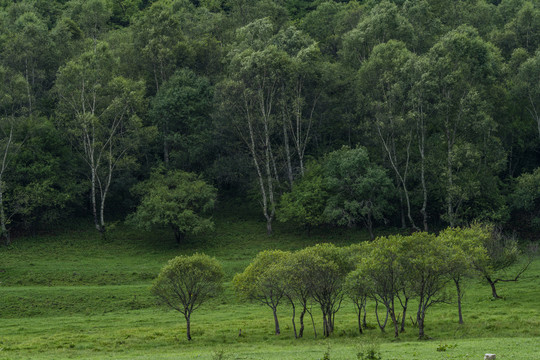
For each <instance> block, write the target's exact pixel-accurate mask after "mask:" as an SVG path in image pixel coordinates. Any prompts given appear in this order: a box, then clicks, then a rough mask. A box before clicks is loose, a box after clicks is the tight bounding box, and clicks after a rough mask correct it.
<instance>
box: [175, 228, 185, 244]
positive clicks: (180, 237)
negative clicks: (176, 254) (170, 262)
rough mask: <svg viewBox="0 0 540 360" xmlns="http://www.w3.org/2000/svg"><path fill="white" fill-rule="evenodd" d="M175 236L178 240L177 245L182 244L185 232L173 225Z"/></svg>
mask: <svg viewBox="0 0 540 360" xmlns="http://www.w3.org/2000/svg"><path fill="white" fill-rule="evenodd" d="M173 231H174V238H175V240H176V245H178V246H180V244H181V243H182V240H184V233H183V232H182V231H180V229H178V227H176V226H173Z"/></svg>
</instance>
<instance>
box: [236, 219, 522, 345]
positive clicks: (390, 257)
mask: <svg viewBox="0 0 540 360" xmlns="http://www.w3.org/2000/svg"><path fill="white" fill-rule="evenodd" d="M520 253H521V252H520V250H519V248H518V246H517V242H516V241H515V239H508V238H505V237H504V236H502V235H501V234H500V233H499V232H497V231H494V230H493V229H492V228H489V227H482V226H479V225H476V226H472V227H469V228H448V229H446V230H444V231H442V232H441V233H439V235H435V234H429V233H427V232H415V233H413V234H411V235H409V236H403V235H391V236H388V237H379V238H377V239H376V240H375V241H373V242H364V243H360V244H354V245H351V246H349V247H337V246H334V245H332V244H319V245H316V246H312V247H308V248H305V249H302V250H299V251H296V252H285V251H280V250H267V251H262V252H260V253H259V254H258V255H257V256H256V257H255V259H254V260H253V262H252V263H251V264H250V265H249V266H248V267H247V268H246V269H245V270H244V272H242V273H241V274H237V275H236V276H235V277H234V280H233V284H234V287H235V290H236V291H237V293H238V294H241V295H242V296H243V297H244V298H246V299H249V300H254V301H258V302H260V303H262V304H264V305H267V306H268V307H270V308H271V309H272V313H273V316H274V322H275V333H276V334H279V333H280V327H279V321H278V316H277V309H278V306H279V305H280V304H281V303H283V302H289V303H290V305H291V308H292V325H293V330H294V334H295V337H302V335H303V332H304V326H305V324H304V316H305V315H306V314H309V316H310V317H311V320H312V324H314V321H313V315H312V307H313V306H315V307H318V308H319V309H320V311H321V312H322V323H323V334H324V336H330V334H332V332H333V331H334V326H335V315H336V313H337V312H338V311H339V309H340V308H341V305H342V303H343V300H344V299H345V297H349V298H350V299H351V300H352V302H353V303H354V305H355V307H356V310H357V314H358V329H359V332H360V333H362V329H363V328H364V327H365V325H366V303H367V301H368V300H370V301H374V302H375V315H376V319H377V323H378V325H379V327H380V329H381V330H382V331H384V330H385V326H386V323H387V320H388V318H390V320H391V323H392V325H393V328H394V335H395V337H398V336H399V333H400V332H403V331H404V329H405V319H406V316H407V310H408V306H409V303H410V300H411V299H415V300H416V301H417V304H418V308H417V309H416V320H414V322H415V323H416V325H417V327H418V335H419V337H420V338H424V337H425V336H426V335H425V332H424V328H425V318H426V314H427V312H428V310H429V309H430V308H431V307H432V306H433V305H435V304H437V303H441V302H449V301H450V300H451V299H450V297H449V296H448V293H447V291H445V290H446V289H447V288H448V286H449V285H451V284H453V286H455V289H456V298H457V306H458V314H459V322H460V323H463V315H462V310H461V300H462V297H463V291H462V281H463V279H464V278H465V277H467V276H472V275H474V274H478V275H480V276H482V277H483V278H484V279H485V280H486V281H487V282H489V284H490V285H491V286H492V290H493V296H494V297H498V295H497V293H496V290H495V284H496V283H497V282H499V281H517V279H518V278H519V277H520V275H521V274H522V273H523V272H524V271H525V270H526V268H527V267H528V265H529V264H530V258H529V261H527V262H526V263H525V266H523V267H522V268H521V269H520V270H519V271H518V272H517V274H515V275H514V276H512V277H511V278H501V277H498V276H499V275H500V271H501V270H503V269H506V268H508V267H510V266H511V265H513V264H515V263H516V262H517V261H518V259H519V256H520ZM381 306H382V307H383V308H384V310H385V314H386V315H385V316H382V317H380V313H379V311H378V310H379V308H380V307H381ZM297 309H299V310H300V317H299V322H300V327H299V329H298V330H297V326H296V310H297ZM383 318H384V320H383ZM314 332H315V336H317V331H316V329H315V326H314Z"/></svg>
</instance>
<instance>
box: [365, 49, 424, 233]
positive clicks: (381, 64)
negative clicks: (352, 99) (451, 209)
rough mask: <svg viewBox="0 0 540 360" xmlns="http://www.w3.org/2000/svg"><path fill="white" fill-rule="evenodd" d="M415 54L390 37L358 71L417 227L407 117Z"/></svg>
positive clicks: (411, 223) (371, 113) (389, 158)
mask: <svg viewBox="0 0 540 360" xmlns="http://www.w3.org/2000/svg"><path fill="white" fill-rule="evenodd" d="M410 61H413V54H412V53H411V52H410V51H408V50H407V49H406V47H405V44H403V43H401V42H398V41H394V40H390V41H389V42H387V43H385V44H381V45H377V46H375V48H374V49H373V51H372V53H371V55H370V58H369V59H368V60H367V61H366V62H365V63H364V65H363V66H362V68H361V69H360V71H359V82H360V92H361V93H364V94H365V96H364V99H365V101H366V102H367V104H366V107H367V108H368V109H369V114H370V115H371V116H372V117H373V122H374V127H375V129H376V133H377V134H378V137H379V139H380V141H381V144H382V145H383V148H384V150H385V152H386V156H387V158H388V161H389V163H390V166H391V168H392V170H393V171H394V173H395V175H396V178H397V179H398V181H399V184H400V187H401V191H402V194H403V196H405V201H406V208H407V218H408V220H409V222H410V225H411V226H412V227H413V228H414V229H416V230H418V227H417V226H416V224H415V222H414V219H413V217H412V212H411V199H410V195H409V189H408V180H409V179H408V176H409V173H410V168H411V151H412V150H411V144H412V142H413V139H414V135H415V131H414V126H411V124H409V123H408V121H407V120H408V119H407V113H408V109H407V105H408V103H407V101H406V99H407V93H408V92H409V90H410V87H411V84H410V83H409V82H408V81H407V80H409V79H410V78H409V77H408V76H407V70H408V69H407V67H406V65H408V63H409V62H410Z"/></svg>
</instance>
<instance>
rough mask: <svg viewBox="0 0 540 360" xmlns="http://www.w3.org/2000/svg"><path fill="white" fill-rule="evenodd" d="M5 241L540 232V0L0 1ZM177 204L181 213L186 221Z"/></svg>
mask: <svg viewBox="0 0 540 360" xmlns="http://www.w3.org/2000/svg"><path fill="white" fill-rule="evenodd" d="M0 34H1V35H0V44H1V46H0V77H1V78H2V80H1V81H0V99H1V101H0V109H1V115H0V116H1V117H0V129H1V134H0V136H1V139H0V225H1V232H2V236H3V242H4V243H6V244H9V243H10V242H11V241H12V237H13V236H16V235H20V234H32V233H35V232H39V231H40V230H41V229H46V228H51V227H57V226H61V224H62V222H63V221H65V220H66V219H70V218H91V217H93V219H94V220H93V223H94V225H95V227H96V229H97V230H98V231H100V232H101V233H102V234H105V233H106V229H107V226H108V225H109V224H110V223H115V222H119V221H120V222H123V221H124V220H125V219H126V218H127V222H128V223H132V224H135V225H137V226H141V227H146V228H148V227H151V226H155V225H165V226H167V227H172V229H173V230H174V233H175V236H176V239H177V241H179V242H180V241H181V240H182V239H184V237H185V236H186V235H189V234H197V233H199V232H202V231H205V230H207V229H210V228H212V226H213V224H212V221H211V220H210V218H209V217H205V216H204V214H211V212H212V209H213V208H214V206H215V205H216V204H221V205H222V206H225V205H224V204H227V203H234V202H241V203H249V204H252V206H253V208H254V209H257V210H256V211H257V212H258V213H259V216H260V217H261V219H264V220H265V222H266V229H264V228H261V231H262V232H264V231H267V232H268V233H269V234H270V233H271V232H272V225H273V224H275V221H282V222H292V223H294V224H297V225H298V226H301V227H303V228H305V229H306V231H307V232H309V231H310V229H312V228H316V227H321V226H323V227H324V226H330V227H333V226H338V227H362V228H366V229H367V230H368V231H369V233H370V237H371V238H374V237H375V235H376V234H375V232H376V229H377V228H380V227H382V226H393V227H396V228H399V227H401V228H405V229H410V230H424V231H427V230H432V229H441V228H443V227H447V226H451V227H453V226H459V225H467V224H470V223H472V222H474V221H480V222H488V223H494V224H498V225H500V226H503V227H504V228H505V229H507V230H513V231H518V232H519V234H520V235H521V236H523V237H528V236H531V234H534V231H536V230H538V228H539V226H540V167H539V166H540V50H539V45H540V6H539V3H538V2H537V1H532V0H530V1H529V0H500V1H499V0H462V1H452V2H450V3H449V2H448V1H443V0H415V1H413V0H406V1H402V0H395V1H388V0H382V1H375V0H366V1H345V0H343V1H337V0H336V1H322V0H320V1H317V0H315V1H310V0H191V1H188V0H156V1H151V0H71V1H65V0H55V1H49V0H23V1H7V0H3V1H0ZM178 209H181V210H178Z"/></svg>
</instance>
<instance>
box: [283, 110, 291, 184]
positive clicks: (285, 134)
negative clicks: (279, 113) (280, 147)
mask: <svg viewBox="0 0 540 360" xmlns="http://www.w3.org/2000/svg"><path fill="white" fill-rule="evenodd" d="M283 142H284V143H285V157H286V158H287V175H288V177H289V186H290V188H291V189H292V186H293V172H292V164H291V151H290V149H289V136H288V134H287V126H286V125H285V119H283Z"/></svg>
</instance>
